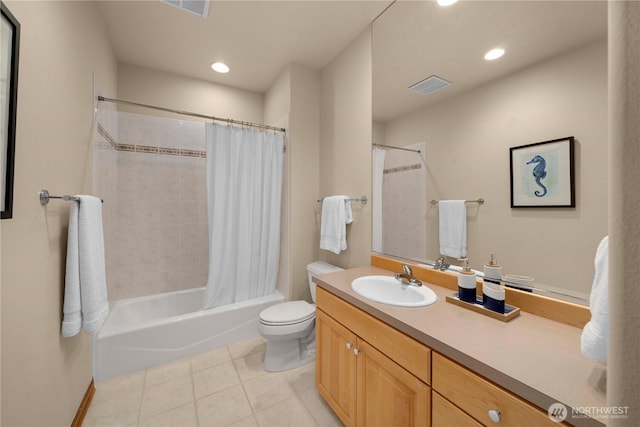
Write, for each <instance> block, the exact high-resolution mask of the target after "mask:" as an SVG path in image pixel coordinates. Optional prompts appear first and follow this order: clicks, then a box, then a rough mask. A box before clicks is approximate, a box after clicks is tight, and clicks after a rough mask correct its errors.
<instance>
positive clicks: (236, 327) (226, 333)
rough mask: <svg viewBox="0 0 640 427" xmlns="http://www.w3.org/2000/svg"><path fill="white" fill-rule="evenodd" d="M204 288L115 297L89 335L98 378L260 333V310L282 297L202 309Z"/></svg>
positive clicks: (149, 365) (277, 296)
mask: <svg viewBox="0 0 640 427" xmlns="http://www.w3.org/2000/svg"><path fill="white" fill-rule="evenodd" d="M204 290H205V288H195V289H189V290H185V291H178V292H168V293H164V294H157V295H149V296H144V297H137V298H129V299H124V300H120V301H118V302H117V303H116V304H115V305H114V307H113V309H112V310H111V313H109V317H108V318H107V320H106V322H105V324H104V326H103V327H102V329H101V330H100V332H99V333H98V334H97V335H95V336H94V338H93V377H94V379H95V381H96V382H100V381H105V380H108V379H110V378H113V377H116V376H118V375H122V374H126V373H129V372H134V371H137V370H140V369H145V368H148V367H151V366H154V365H158V364H162V363H167V362H171V361H173V360H178V359H181V358H183V357H188V356H192V355H194V354H197V353H201V352H204V351H208V350H211V349H214V348H217V347H222V346H225V345H228V344H233V343H235V342H238V341H242V340H245V339H249V338H253V337H258V336H260V334H259V333H258V315H259V314H260V312H261V311H262V310H264V309H265V308H267V307H270V306H272V305H274V304H278V303H281V302H283V301H284V296H283V295H282V294H281V293H279V292H277V291H276V292H275V293H273V294H271V295H268V296H264V297H261V298H257V299H253V300H248V301H242V302H238V303H234V304H230V305H226V306H223V307H216V308H213V309H209V310H202V304H203V301H204Z"/></svg>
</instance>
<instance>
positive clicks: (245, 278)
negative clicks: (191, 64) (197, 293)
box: [204, 123, 284, 308]
mask: <svg viewBox="0 0 640 427" xmlns="http://www.w3.org/2000/svg"><path fill="white" fill-rule="evenodd" d="M206 140H207V199H208V200H207V203H208V222H209V278H208V283H207V291H206V296H205V304H204V306H205V308H212V307H218V306H221V305H225V304H230V303H233V302H237V301H244V300H247V299H252V298H257V297H261V296H264V295H268V294H270V293H272V292H274V291H275V287H276V280H277V276H278V258H279V252H280V200H281V192H282V191H281V190H282V163H283V147H284V134H283V133H281V132H277V133H274V132H262V131H259V130H254V129H245V128H238V127H234V126H228V125H218V124H214V123H210V124H207V125H206Z"/></svg>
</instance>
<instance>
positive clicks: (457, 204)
mask: <svg viewBox="0 0 640 427" xmlns="http://www.w3.org/2000/svg"><path fill="white" fill-rule="evenodd" d="M438 208H439V211H440V212H439V214H438V218H439V222H440V233H439V234H440V254H441V255H445V256H450V257H453V258H464V257H466V256H467V205H466V203H465V201H464V200H440V202H438Z"/></svg>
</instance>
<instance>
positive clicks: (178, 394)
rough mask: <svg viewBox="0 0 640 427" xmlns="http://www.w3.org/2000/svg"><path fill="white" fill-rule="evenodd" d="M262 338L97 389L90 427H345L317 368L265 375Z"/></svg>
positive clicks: (87, 422)
mask: <svg viewBox="0 0 640 427" xmlns="http://www.w3.org/2000/svg"><path fill="white" fill-rule="evenodd" d="M265 347H266V341H265V340H264V339H262V338H256V339H252V340H248V341H243V342H240V343H237V344H233V345H229V346H226V347H223V348H219V349H216V350H212V351H209V352H207V353H202V354H198V355H195V356H193V357H189V358H186V359H181V360H178V361H176V362H173V363H169V364H166V365H162V366H157V367H153V368H149V369H146V370H144V371H139V372H134V373H132V374H128V375H123V376H121V377H118V378H114V379H112V380H109V381H105V382H102V383H99V384H97V385H96V394H95V396H94V398H93V402H92V403H91V406H90V408H89V411H88V412H87V416H86V418H85V420H84V423H83V426H85V427H99V426H100V427H102V426H108V427H119V426H122V427H134V426H139V427H143V426H144V427H147V426H148V427H162V426H167V427H192V426H193V427H195V426H203V427H204V426H216V427H217V426H238V427H240V426H277V427H286V426H292V427H307V426H308V427H334V426H341V425H342V424H341V423H340V420H339V419H338V418H337V417H336V416H335V414H334V413H333V412H332V411H331V409H330V408H329V407H328V406H327V404H326V403H325V402H324V400H322V398H321V397H320V395H319V394H318V392H317V391H316V389H315V364H314V363H309V364H307V365H305V366H302V367H300V368H297V369H293V370H290V371H285V372H275V373H274V372H266V371H265V370H263V369H262V355H263V353H264V350H265Z"/></svg>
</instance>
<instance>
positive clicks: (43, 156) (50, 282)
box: [1, 1, 117, 426]
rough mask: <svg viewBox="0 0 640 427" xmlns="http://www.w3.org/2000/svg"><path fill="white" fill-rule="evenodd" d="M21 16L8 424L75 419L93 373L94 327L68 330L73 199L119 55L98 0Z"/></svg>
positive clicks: (29, 10) (18, 12)
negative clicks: (99, 95)
mask: <svg viewBox="0 0 640 427" xmlns="http://www.w3.org/2000/svg"><path fill="white" fill-rule="evenodd" d="M6 5H7V6H8V7H9V9H10V10H11V12H12V13H13V14H14V15H15V17H16V18H17V19H18V21H19V22H20V24H21V39H20V75H19V87H18V114H17V139H16V163H15V191H14V206H13V219H10V220H3V223H2V242H1V244H2V273H1V274H2V355H1V357H2V420H1V424H2V425H3V426H15V425H20V426H36V425H60V426H63V425H70V424H71V422H72V420H73V417H74V415H75V413H76V410H77V409H78V406H79V404H80V401H81V400H82V397H83V395H84V393H85V391H86V390H87V386H88V385H89V382H90V381H91V347H90V337H89V336H88V335H87V334H85V333H84V332H82V333H80V334H79V335H77V336H76V337H73V338H62V337H61V335H60V324H61V314H62V298H63V292H62V290H63V286H64V262H65V253H66V229H67V224H68V215H69V204H68V203H67V202H63V201H52V202H51V203H50V204H49V206H48V207H46V208H44V207H42V206H40V203H39V201H38V191H39V190H40V189H41V188H43V187H47V188H48V189H49V190H50V191H51V192H52V194H62V193H64V194H67V193H69V194H75V193H91V192H92V139H91V136H92V117H93V75H92V73H93V72H95V73H96V77H97V80H98V81H99V82H100V83H101V85H102V87H103V88H104V89H105V90H107V91H109V93H113V94H115V93H116V71H117V70H116V61H115V58H114V56H113V53H112V51H111V48H110V46H109V43H108V41H107V37H106V30H105V24H104V22H103V21H102V18H101V15H100V14H99V12H98V10H97V7H96V5H95V4H92V3H90V2H49V1H44V2H25V1H7V2H6Z"/></svg>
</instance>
